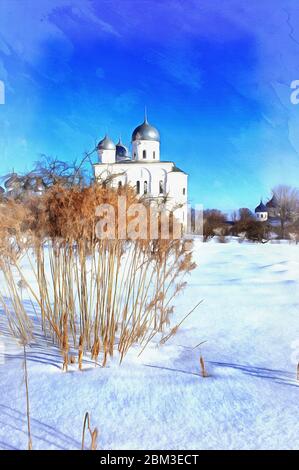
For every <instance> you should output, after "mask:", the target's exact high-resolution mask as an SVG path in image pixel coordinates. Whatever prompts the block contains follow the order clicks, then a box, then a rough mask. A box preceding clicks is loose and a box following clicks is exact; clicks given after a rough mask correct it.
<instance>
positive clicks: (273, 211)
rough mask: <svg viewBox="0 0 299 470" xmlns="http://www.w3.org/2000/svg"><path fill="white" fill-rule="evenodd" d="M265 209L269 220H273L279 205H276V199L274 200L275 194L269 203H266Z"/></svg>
mask: <svg viewBox="0 0 299 470" xmlns="http://www.w3.org/2000/svg"><path fill="white" fill-rule="evenodd" d="M266 208H267V211H268V216H269V217H270V218H271V219H274V218H275V217H277V216H278V213H279V204H278V201H277V198H276V196H275V194H273V196H272V199H270V201H268V202H267V204H266Z"/></svg>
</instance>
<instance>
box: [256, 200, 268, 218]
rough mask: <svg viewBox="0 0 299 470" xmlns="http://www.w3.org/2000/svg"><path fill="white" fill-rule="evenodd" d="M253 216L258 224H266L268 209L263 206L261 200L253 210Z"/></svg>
mask: <svg viewBox="0 0 299 470" xmlns="http://www.w3.org/2000/svg"><path fill="white" fill-rule="evenodd" d="M255 216H256V219H257V220H258V221H259V222H266V220H268V209H267V207H266V206H265V204H263V201H262V200H261V202H260V204H259V205H258V206H257V207H256V208H255Z"/></svg>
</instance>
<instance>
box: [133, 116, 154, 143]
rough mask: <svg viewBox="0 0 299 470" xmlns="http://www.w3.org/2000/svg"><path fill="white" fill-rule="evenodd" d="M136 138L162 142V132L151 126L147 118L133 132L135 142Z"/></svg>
mask: <svg viewBox="0 0 299 470" xmlns="http://www.w3.org/2000/svg"><path fill="white" fill-rule="evenodd" d="M134 140H153V141H156V142H160V134H159V131H158V129H156V128H155V127H153V126H151V125H150V124H149V123H148V120H147V118H145V119H144V122H143V123H142V124H140V126H138V127H136V129H135V130H134V132H133V134H132V142H134Z"/></svg>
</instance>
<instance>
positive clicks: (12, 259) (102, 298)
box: [0, 184, 195, 371]
mask: <svg viewBox="0 0 299 470" xmlns="http://www.w3.org/2000/svg"><path fill="white" fill-rule="evenodd" d="M120 192H121V195H122V196H124V197H125V198H126V202H127V206H129V205H130V204H132V203H133V202H137V200H136V196H135V193H134V191H133V190H132V189H131V188H129V187H127V188H122V189H121V190H120V189H118V190H117V191H116V190H113V189H111V188H107V187H104V186H100V185H96V184H95V185H91V186H88V187H79V186H73V187H68V188H65V187H61V186H59V185H55V186H53V187H51V188H49V189H48V190H47V191H46V192H45V193H44V194H43V195H39V196H30V197H28V198H25V199H23V200H22V202H14V201H8V202H6V203H5V204H2V206H1V207H0V216H1V221H0V240H1V242H0V267H1V270H2V272H3V275H4V279H5V289H6V293H5V294H3V295H1V301H2V304H3V305H4V308H5V311H6V312H7V313H8V318H9V319H11V315H12V314H11V312H9V309H8V304H7V301H6V300H5V299H6V298H10V299H11V302H12V305H13V309H12V310H13V312H14V315H15V319H16V320H17V321H16V322H14V327H15V328H17V329H18V328H19V329H20V330H25V329H26V325H27V323H28V322H30V320H29V318H28V315H27V312H26V311H25V309H24V306H23V302H22V298H21V295H20V292H19V290H18V288H17V285H16V283H17V279H18V280H19V279H20V280H21V282H22V283H23V285H24V289H26V292H27V295H28V296H29V298H31V299H32V301H34V302H36V303H37V304H38V306H39V311H40V319H41V325H42V328H43V331H44V333H45V335H47V336H48V337H51V338H52V340H53V341H54V342H55V343H56V344H57V345H58V346H59V348H60V350H61V353H62V357H63V369H64V370H66V371H67V370H68V366H69V363H70V362H72V361H71V356H72V355H73V353H72V355H71V354H70V350H71V348H72V350H75V351H77V359H78V367H79V369H82V366H83V357H84V353H86V352H89V353H90V355H91V357H92V359H93V360H94V361H95V364H96V363H98V358H99V356H101V357H102V365H103V366H104V365H105V364H106V363H107V360H108V357H111V356H113V354H114V352H115V350H116V349H117V350H118V352H119V357H120V362H121V361H122V360H123V358H124V356H125V355H126V353H127V352H128V350H129V349H130V347H131V346H132V345H133V344H134V343H139V344H140V345H141V347H142V349H144V347H145V346H146V345H147V344H148V342H149V341H150V340H151V339H152V338H153V336H154V335H155V334H156V333H157V332H160V333H163V331H164V330H165V328H167V327H169V325H170V317H171V315H172V313H173V310H174V307H173V300H174V299H175V297H176V296H177V295H178V294H179V293H180V292H182V290H183V289H184V288H185V286H186V283H185V280H184V277H185V276H186V274H188V273H189V272H190V271H191V270H192V269H194V267H195V264H194V263H193V262H192V252H191V249H190V247H188V249H186V244H185V242H184V241H183V240H172V239H169V240H163V239H161V238H159V239H146V240H130V239H128V238H125V239H122V238H117V234H118V225H117V215H118V196H119V195H120ZM105 203H109V204H110V205H112V206H113V208H114V210H115V215H116V225H115V227H116V231H115V234H116V238H114V239H111V240H110V239H99V238H97V235H96V224H97V222H98V219H97V218H96V217H95V214H96V209H97V207H98V206H99V205H100V204H105ZM147 210H149V207H148V208H147ZM128 221H130V220H129V219H128ZM25 258H26V259H27V261H28V263H29V265H30V268H31V271H32V273H33V278H34V281H35V282H34V284H35V285H36V286H37V289H36V288H35V287H34V286H33V285H31V284H30V283H29V282H27V276H26V274H25V272H24V270H23V268H22V265H23V260H24V259H25ZM178 326H179V325H177V327H178ZM175 332H176V330H175V331H174V330H171V331H170V333H169V334H165V335H164V342H165V341H166V339H167V337H170V336H172V335H173V334H175Z"/></svg>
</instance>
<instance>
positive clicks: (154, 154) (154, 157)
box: [153, 151, 156, 160]
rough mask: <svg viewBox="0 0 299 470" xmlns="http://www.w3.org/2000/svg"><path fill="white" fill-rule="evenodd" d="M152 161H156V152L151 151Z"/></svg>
mask: <svg viewBox="0 0 299 470" xmlns="http://www.w3.org/2000/svg"><path fill="white" fill-rule="evenodd" d="M153 159H154V160H155V159H156V152H155V151H153Z"/></svg>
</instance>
